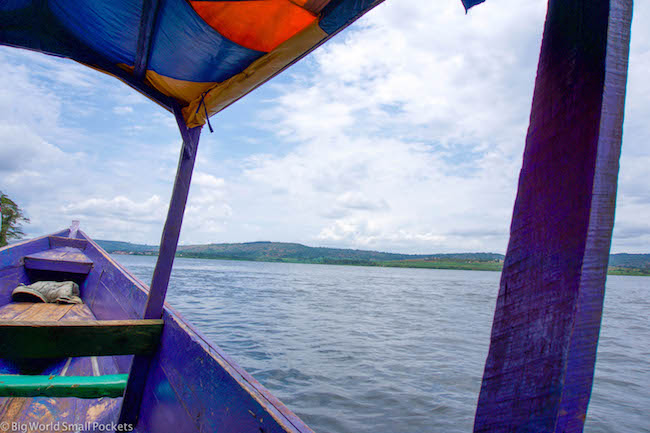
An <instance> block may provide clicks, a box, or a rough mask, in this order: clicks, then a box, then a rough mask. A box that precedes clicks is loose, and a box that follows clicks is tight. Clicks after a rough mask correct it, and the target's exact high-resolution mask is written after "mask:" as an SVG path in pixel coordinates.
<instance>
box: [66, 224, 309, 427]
mask: <svg viewBox="0 0 650 433" xmlns="http://www.w3.org/2000/svg"><path fill="white" fill-rule="evenodd" d="M79 234H80V235H81V236H82V237H83V238H84V239H86V240H87V241H88V242H89V244H90V245H92V246H93V248H95V249H96V250H97V251H98V252H99V253H100V254H101V255H102V256H103V257H104V258H105V259H106V260H108V261H109V262H110V263H111V264H112V265H114V266H116V267H117V268H118V270H119V271H120V272H122V273H123V274H124V275H125V276H126V277H127V278H128V279H129V280H131V282H133V283H134V286H135V287H137V288H138V289H140V291H142V292H143V293H144V294H145V295H146V296H148V295H149V286H147V285H146V284H145V283H144V282H142V281H141V280H140V279H139V278H138V277H136V276H134V275H133V274H132V273H131V272H129V271H128V270H127V269H126V268H125V267H124V266H122V265H121V264H120V263H119V262H117V261H116V260H115V259H113V258H112V257H111V256H110V254H108V252H106V251H105V250H104V249H103V248H102V247H100V246H99V244H97V242H95V241H94V240H93V239H92V238H90V237H89V236H88V235H87V234H86V233H85V232H84V231H82V230H79ZM142 307H144V305H143V306H142ZM165 313H167V314H168V315H169V317H170V318H172V319H173V320H175V321H176V323H177V324H178V326H179V327H180V328H181V329H182V330H183V331H185V332H186V333H187V334H188V335H189V336H190V338H191V339H192V340H193V341H195V342H196V343H198V344H199V345H200V346H201V348H202V349H203V350H204V351H205V352H206V354H208V355H210V357H211V358H212V359H213V360H214V361H216V362H217V363H218V364H219V366H220V367H221V368H222V369H223V370H224V371H226V372H227V373H228V374H229V375H230V376H231V377H232V378H233V379H234V380H235V381H236V382H237V383H238V384H239V386H241V387H242V388H243V389H244V390H245V391H246V392H247V393H248V394H249V395H250V396H251V397H253V399H254V400H255V401H257V403H259V404H260V406H262V407H263V408H264V409H265V410H267V411H268V413H269V415H271V416H272V417H273V419H274V420H275V421H276V422H277V423H278V424H279V425H280V426H281V427H282V428H284V429H285V430H286V431H295V432H300V433H313V430H312V429H311V428H310V427H309V426H307V424H305V423H304V422H303V421H302V420H301V419H300V417H298V416H297V415H296V414H295V413H294V412H293V411H292V410H291V409H289V408H288V407H287V406H286V405H285V404H284V403H282V402H281V401H280V400H279V399H278V398H277V397H275V396H274V395H273V394H272V393H271V392H270V391H269V390H268V389H267V388H266V387H265V386H264V385H262V384H261V383H260V382H259V381H258V380H256V379H255V378H254V377H253V376H252V375H251V374H250V373H248V372H247V371H246V370H245V369H244V368H242V367H241V366H240V365H239V364H238V363H237V362H235V361H234V360H233V359H232V358H231V357H230V356H228V355H226V354H225V353H224V352H223V350H222V349H221V348H219V347H218V346H217V345H216V344H213V343H211V342H210V340H209V339H208V338H207V337H206V336H205V335H204V334H203V333H202V332H201V331H199V330H198V329H196V328H195V327H194V325H192V324H191V323H190V322H189V321H188V320H187V319H185V317H183V315H182V314H181V313H179V312H178V311H177V310H176V309H174V308H173V307H171V306H170V305H169V304H168V303H167V302H166V301H165V303H164V308H163V316H164V315H165ZM163 320H164V318H163ZM163 332H164V328H163ZM161 368H162V366H161ZM170 385H171V383H170ZM172 387H173V388H174V391H175V392H176V388H175V387H174V386H173V385H172ZM179 402H182V400H181V399H179Z"/></svg>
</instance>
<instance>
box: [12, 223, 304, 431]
mask: <svg viewBox="0 0 650 433" xmlns="http://www.w3.org/2000/svg"><path fill="white" fill-rule="evenodd" d="M0 264H1V266H2V267H1V268H0V348H1V350H2V351H1V353H2V354H3V358H4V359H3V360H2V361H1V362H0V373H1V374H2V375H3V376H2V377H1V378H0V392H1V393H2V394H4V395H7V394H12V395H14V396H13V397H11V396H10V397H4V398H0V419H1V420H2V422H8V423H17V425H20V426H31V427H28V429H27V431H39V430H38V428H37V426H45V425H51V424H53V423H56V422H59V423H63V424H66V425H78V426H82V428H80V429H79V430H81V431H86V430H88V431H95V430H97V431H100V430H99V425H100V424H101V425H104V424H108V425H110V423H117V422H118V416H119V411H120V407H121V401H122V395H123V393H124V390H125V387H126V383H127V376H128V373H129V369H130V367H131V363H132V361H133V358H134V355H136V356H138V355H139V356H148V355H151V364H150V367H149V373H148V380H147V382H146V385H145V387H144V388H143V390H142V403H141V405H142V406H141V410H140V414H139V415H140V416H139V423H138V431H151V432H160V431H175V432H193V431H251V432H253V431H254V432H261V431H264V432H309V431H311V430H310V429H309V428H308V427H307V426H305V424H304V423H303V422H302V421H300V419H299V418H298V417H297V416H296V415H294V414H293V413H292V412H291V411H290V410H289V409H287V408H286V407H285V406H284V405H283V404H282V403H281V402H279V401H278V400H277V399H276V398H275V397H273V396H272V395H271V394H270V393H269V392H268V391H267V390H266V389H265V388H264V387H263V386H262V385H260V383H259V382H257V381H256V380H255V379H253V378H252V377H251V376H250V375H249V374H248V373H246V372H245V371H244V370H243V369H242V368H241V367H239V366H238V365H237V364H236V363H235V362H233V361H232V360H231V359H230V358H228V356H226V355H225V354H224V353H222V352H221V350H219V349H218V348H217V347H214V346H213V345H211V344H210V343H209V342H208V341H207V340H206V338H205V337H203V336H202V335H201V333H200V332H198V331H197V330H196V329H194V328H193V327H192V326H191V325H190V324H189V323H187V321H185V319H183V317H182V316H181V315H180V314H178V313H177V312H176V311H174V310H173V309H171V308H170V307H169V306H165V308H164V310H163V314H162V318H161V319H149V320H144V319H142V312H143V311H144V308H145V304H146V302H147V295H148V292H149V288H148V287H147V286H146V285H145V284H143V283H142V282H141V281H139V280H138V279H137V278H135V277H133V276H132V275H131V274H130V273H129V272H128V271H127V270H125V269H124V268H123V267H122V266H120V265H119V264H118V263H117V262H116V261H115V260H114V259H113V258H111V257H110V256H109V255H108V254H107V253H106V252H105V251H104V250H102V249H101V247H99V246H98V245H97V244H96V243H95V242H94V241H93V240H92V239H90V238H89V237H88V236H87V235H86V234H85V233H83V232H82V231H77V230H75V229H72V230H70V229H68V230H64V231H62V232H59V233H54V234H52V235H49V236H44V237H41V238H37V239H33V240H30V241H27V242H22V243H19V244H15V245H11V246H8V247H5V248H3V249H1V250H0ZM50 280H51V281H75V282H77V283H78V284H79V285H80V288H81V298H82V300H83V304H76V305H69V304H55V303H54V304H49V303H26V302H12V300H11V292H12V290H13V289H14V288H15V287H16V286H17V285H18V284H21V283H22V284H30V283H32V282H34V281H50ZM163 323H164V326H163ZM25 371H28V372H29V375H25V374H23V375H18V374H20V373H24V372H25ZM94 423H97V424H94ZM10 431H13V430H10ZM15 431H23V430H22V429H18V428H16V429H15ZM64 431H65V430H64ZM75 431H76V430H75Z"/></svg>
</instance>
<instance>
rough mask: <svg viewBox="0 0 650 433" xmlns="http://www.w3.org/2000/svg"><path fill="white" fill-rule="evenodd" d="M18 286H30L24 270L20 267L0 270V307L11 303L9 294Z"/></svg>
mask: <svg viewBox="0 0 650 433" xmlns="http://www.w3.org/2000/svg"><path fill="white" fill-rule="evenodd" d="M19 284H30V281H29V278H28V276H27V274H26V273H25V268H23V267H22V266H20V267H9V268H4V269H2V270H0V305H7V304H9V303H10V302H11V293H12V292H13V291H14V289H15V288H16V287H18V285H19Z"/></svg>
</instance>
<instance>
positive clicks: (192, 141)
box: [120, 105, 202, 424]
mask: <svg viewBox="0 0 650 433" xmlns="http://www.w3.org/2000/svg"><path fill="white" fill-rule="evenodd" d="M174 115H175V117H176V122H177V124H178V128H179V131H180V133H181V137H182V138H183V145H182V148H181V152H180V157H179V161H178V169H177V171H176V179H175V180H174V188H173V190H172V197H171V200H170V203H169V209H168V211H167V219H166V220H165V227H164V228H163V233H162V238H161V240H160V251H159V253H158V259H157V261H156V267H155V268H154V272H153V277H152V279H151V288H150V290H149V296H148V297H147V303H146V305H145V309H144V315H143V317H144V318H145V319H159V318H160V317H162V314H163V307H164V303H165V296H166V294H167V287H168V285H169V277H170V276H171V272H172V265H173V264H174V257H175V255H176V248H177V247H178V238H179V236H180V233H181V226H182V224H183V215H184V213H185V205H186V203H187V197H188V195H189V191H190V183H191V181H192V171H193V170H194V162H195V161H196V153H197V150H198V146H199V138H200V136H201V128H202V126H197V127H195V128H191V129H189V128H187V126H186V124H185V120H184V118H183V113H182V111H181V107H180V106H177V105H175V106H174ZM148 369H149V361H148V359H146V358H144V357H138V356H136V357H135V358H134V360H133V363H132V365H131V369H130V371H129V383H128V384H127V387H126V392H125V393H124V400H123V404H122V412H121V414H120V422H121V423H128V424H136V423H137V418H138V414H139V412H140V401H141V399H142V390H143V389H144V387H145V382H146V378H147V375H148Z"/></svg>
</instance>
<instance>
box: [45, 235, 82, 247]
mask: <svg viewBox="0 0 650 433" xmlns="http://www.w3.org/2000/svg"><path fill="white" fill-rule="evenodd" d="M49 239H50V248H59V247H73V248H77V249H79V250H81V251H83V250H85V249H86V245H87V244H88V242H87V241H86V240H84V239H75V238H68V237H62V236H49Z"/></svg>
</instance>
